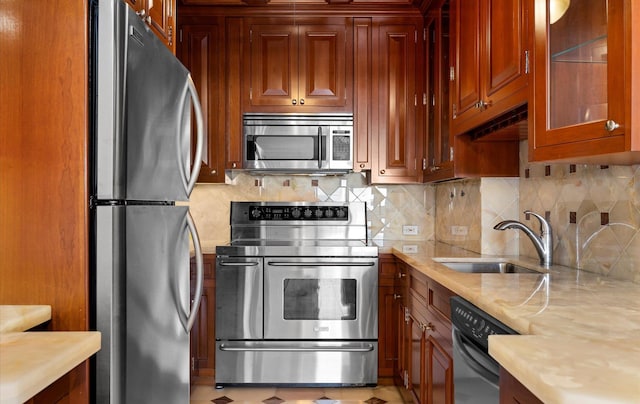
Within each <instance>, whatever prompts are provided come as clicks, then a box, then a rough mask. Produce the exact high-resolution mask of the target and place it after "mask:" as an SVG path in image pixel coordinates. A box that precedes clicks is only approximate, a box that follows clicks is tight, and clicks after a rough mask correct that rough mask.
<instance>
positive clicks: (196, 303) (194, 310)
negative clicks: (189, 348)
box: [185, 212, 204, 334]
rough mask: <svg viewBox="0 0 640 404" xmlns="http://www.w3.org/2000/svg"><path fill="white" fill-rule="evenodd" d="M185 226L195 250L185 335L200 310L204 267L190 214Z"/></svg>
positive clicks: (189, 330)
mask: <svg viewBox="0 0 640 404" xmlns="http://www.w3.org/2000/svg"><path fill="white" fill-rule="evenodd" d="M187 226H188V227H189V232H190V233H191V239H192V240H193V247H194V250H195V259H196V290H195V293H194V296H193V303H191V311H190V312H189V318H187V324H186V328H185V331H186V332H187V334H189V332H191V328H192V327H193V323H195V321H196V316H197V314H198V309H199V308H200V300H202V286H203V283H204V266H203V262H202V248H201V246H200V238H199V237H198V230H196V226H195V224H194V223H193V218H192V217H191V213H188V212H187Z"/></svg>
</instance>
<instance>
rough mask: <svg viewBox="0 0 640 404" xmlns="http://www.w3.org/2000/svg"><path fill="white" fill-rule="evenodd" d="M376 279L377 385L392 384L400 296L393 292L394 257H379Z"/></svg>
mask: <svg viewBox="0 0 640 404" xmlns="http://www.w3.org/2000/svg"><path fill="white" fill-rule="evenodd" d="M379 272H380V273H379V277H378V384H387V383H390V384H392V383H391V382H392V380H393V376H394V370H395V367H396V365H397V361H398V351H397V348H398V343H397V337H398V333H397V329H396V325H397V320H396V316H397V313H398V308H397V305H398V304H399V303H400V302H399V298H400V297H401V295H400V294H398V293H396V290H395V282H394V281H395V277H396V273H397V269H396V261H395V257H393V256H392V255H391V256H389V255H386V254H385V255H380V260H379Z"/></svg>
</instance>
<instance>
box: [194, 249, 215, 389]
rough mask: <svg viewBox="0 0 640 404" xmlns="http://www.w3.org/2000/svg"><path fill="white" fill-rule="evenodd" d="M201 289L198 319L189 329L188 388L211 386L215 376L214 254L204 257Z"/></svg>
mask: <svg viewBox="0 0 640 404" xmlns="http://www.w3.org/2000/svg"><path fill="white" fill-rule="evenodd" d="M203 263H204V285H203V289H202V300H201V301H200V309H199V312H198V318H197V319H196V321H195V323H194V324H193V328H192V329H191V337H190V338H191V384H208V385H212V384H213V383H214V376H215V352H216V337H215V324H216V321H215V310H216V304H215V291H216V282H215V273H216V256H215V254H204V262H203ZM194 290H195V260H194V259H193V258H192V259H191V294H192V298H193V292H194Z"/></svg>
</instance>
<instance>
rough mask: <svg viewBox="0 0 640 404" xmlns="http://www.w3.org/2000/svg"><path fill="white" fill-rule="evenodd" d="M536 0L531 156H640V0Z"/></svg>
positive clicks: (605, 160) (604, 159)
mask: <svg viewBox="0 0 640 404" xmlns="http://www.w3.org/2000/svg"><path fill="white" fill-rule="evenodd" d="M532 1H534V13H533V16H532V17H533V24H534V31H535V39H534V41H535V45H534V49H535V51H534V56H533V57H534V72H533V75H534V85H533V86H531V89H532V93H531V94H530V96H531V97H530V100H532V101H533V102H530V105H529V122H530V125H531V126H532V127H531V128H530V131H529V133H530V137H529V160H530V161H550V160H563V161H573V162H585V163H599V164H609V163H611V164H630V163H638V162H640V130H639V129H638V127H639V124H638V121H640V100H639V99H640V85H639V84H638V83H639V82H640V50H638V49H636V48H637V47H638V46H639V45H640V27H639V25H640V2H639V1H636V0H532Z"/></svg>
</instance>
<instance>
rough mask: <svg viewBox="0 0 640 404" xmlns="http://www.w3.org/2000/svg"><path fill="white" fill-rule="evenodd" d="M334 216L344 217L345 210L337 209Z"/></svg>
mask: <svg viewBox="0 0 640 404" xmlns="http://www.w3.org/2000/svg"><path fill="white" fill-rule="evenodd" d="M336 215H337V216H338V217H345V216H346V215H347V211H346V208H339V209H338V210H337V211H336Z"/></svg>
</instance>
